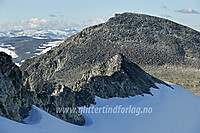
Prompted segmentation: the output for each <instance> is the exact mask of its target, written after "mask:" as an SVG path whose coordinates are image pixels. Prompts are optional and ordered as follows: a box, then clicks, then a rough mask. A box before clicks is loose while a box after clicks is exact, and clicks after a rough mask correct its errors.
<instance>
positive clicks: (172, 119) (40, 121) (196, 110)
mask: <svg viewBox="0 0 200 133" xmlns="http://www.w3.org/2000/svg"><path fill="white" fill-rule="evenodd" d="M157 86H158V87H159V88H160V89H159V90H158V89H154V88H152V89H151V90H152V93H153V94H154V96H151V95H145V96H144V97H143V96H136V97H130V98H111V99H101V98H98V97H97V98H96V101H97V105H93V107H95V108H96V107H102V106H109V107H115V106H116V105H121V106H122V107H129V106H130V105H131V106H134V107H136V108H139V107H140V108H143V107H148V108H152V112H151V113H146V114H139V113H126V114H125V113H112V114H111V113H110V114H108V113H97V114H95V113H93V114H92V113H87V114H84V116H85V118H86V125H85V126H83V127H80V126H76V125H72V124H69V123H66V122H64V121H62V120H59V119H57V118H55V117H53V116H51V115H50V114H48V113H46V112H44V111H42V110H41V109H38V108H37V107H35V106H33V109H32V111H31V113H30V116H29V117H28V118H27V119H26V122H28V124H21V123H16V122H13V121H11V120H8V119H6V118H2V117H0V133H112V132H115V133H133V132H134V133H199V132H200V126H199V123H200V98H199V97H198V96H196V95H194V94H193V93H191V92H189V91H187V90H186V89H184V88H181V87H179V86H177V85H172V86H173V87H174V90H172V89H171V88H169V87H166V86H164V85H160V84H157Z"/></svg>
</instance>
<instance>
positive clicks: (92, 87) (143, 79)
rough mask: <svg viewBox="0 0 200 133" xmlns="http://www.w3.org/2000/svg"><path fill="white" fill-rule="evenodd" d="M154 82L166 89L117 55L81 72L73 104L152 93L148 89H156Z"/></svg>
mask: <svg viewBox="0 0 200 133" xmlns="http://www.w3.org/2000/svg"><path fill="white" fill-rule="evenodd" d="M155 83H161V84H165V85H167V86H169V85H168V84H166V83H165V82H163V81H161V80H159V79H156V78H155V77H153V76H151V75H149V74H148V73H146V72H145V71H143V70H142V69H141V68H140V67H139V66H137V65H136V64H134V63H133V62H131V61H130V60H128V59H127V58H126V57H124V56H123V55H122V54H117V55H115V56H114V57H112V58H111V59H110V60H108V61H106V62H103V63H100V64H97V65H94V66H93V67H92V68H91V69H90V70H89V71H88V72H86V73H84V74H83V76H82V78H81V79H80V80H78V81H77V82H76V84H75V85H74V86H73V91H76V95H75V97H76V104H77V105H78V106H83V105H90V104H91V103H92V104H95V103H96V102H95V100H94V97H95V96H98V97H101V98H106V99H107V98H112V97H129V96H135V95H143V94H151V92H150V88H151V87H153V88H158V87H157V86H156V85H155ZM169 87H171V86H169ZM151 95H152V94H151ZM81 96H82V97H81Z"/></svg>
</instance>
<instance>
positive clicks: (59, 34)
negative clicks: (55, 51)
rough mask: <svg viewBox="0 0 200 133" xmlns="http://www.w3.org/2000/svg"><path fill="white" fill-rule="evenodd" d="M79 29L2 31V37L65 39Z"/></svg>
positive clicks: (0, 33)
mask: <svg viewBox="0 0 200 133" xmlns="http://www.w3.org/2000/svg"><path fill="white" fill-rule="evenodd" d="M77 32H78V31H77V30H75V29H61V30H55V29H52V30H12V31H2V32H0V37H19V36H28V37H36V38H39V39H43V38H53V39H58V38H59V39H65V38H67V37H69V36H71V35H73V34H75V33H77Z"/></svg>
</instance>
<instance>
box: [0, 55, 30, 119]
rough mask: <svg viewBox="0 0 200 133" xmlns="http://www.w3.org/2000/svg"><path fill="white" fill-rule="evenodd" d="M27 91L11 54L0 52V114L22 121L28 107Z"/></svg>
mask: <svg viewBox="0 0 200 133" xmlns="http://www.w3.org/2000/svg"><path fill="white" fill-rule="evenodd" d="M27 95H28V93H27V91H26V90H25V89H24V88H23V86H22V72H21V70H20V69H19V67H18V66H16V65H15V64H14V63H13V62H12V58H11V56H9V55H7V54H6V53H4V52H0V115H1V116H4V117H6V118H9V119H12V120H15V121H18V122H22V121H23V119H24V118H25V117H26V113H27V112H28V110H29V109H30V108H29V107H30V106H29V100H28V99H27V98H26V97H27Z"/></svg>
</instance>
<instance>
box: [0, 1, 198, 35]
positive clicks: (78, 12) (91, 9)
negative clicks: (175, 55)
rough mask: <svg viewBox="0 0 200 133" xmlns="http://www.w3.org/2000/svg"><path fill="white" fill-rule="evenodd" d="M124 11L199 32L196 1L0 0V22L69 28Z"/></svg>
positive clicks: (104, 18) (91, 22)
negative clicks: (43, 21)
mask: <svg viewBox="0 0 200 133" xmlns="http://www.w3.org/2000/svg"><path fill="white" fill-rule="evenodd" d="M127 11H128V12H136V13H144V14H149V15H154V16H159V17H165V18H168V19H170V20H173V21H175V22H179V23H181V24H184V25H187V26H190V27H193V28H195V29H197V30H199V31H200V0H101V1H100V0H0V24H4V25H5V24H7V23H12V25H14V24H17V23H19V22H20V21H22V20H28V19H33V18H38V19H44V18H45V19H48V22H50V21H54V22H56V21H61V20H62V23H64V24H66V25H68V27H70V26H72V28H73V27H76V26H77V25H79V26H80V25H81V26H87V25H92V24H95V22H96V21H97V22H96V23H98V22H101V21H102V22H103V20H106V18H109V17H111V16H113V15H114V14H115V13H122V12H127ZM81 26H80V27H81ZM1 28H2V27H1Z"/></svg>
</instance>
